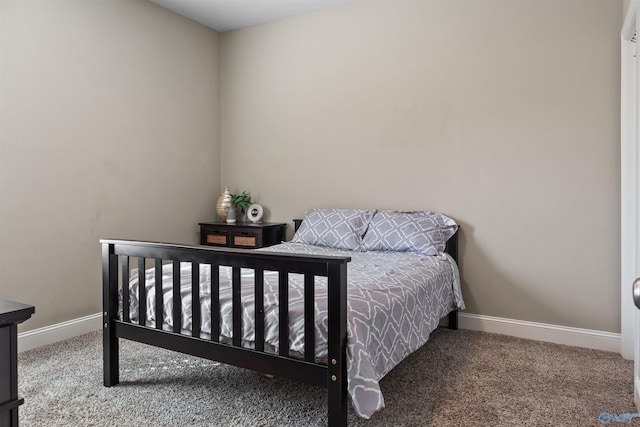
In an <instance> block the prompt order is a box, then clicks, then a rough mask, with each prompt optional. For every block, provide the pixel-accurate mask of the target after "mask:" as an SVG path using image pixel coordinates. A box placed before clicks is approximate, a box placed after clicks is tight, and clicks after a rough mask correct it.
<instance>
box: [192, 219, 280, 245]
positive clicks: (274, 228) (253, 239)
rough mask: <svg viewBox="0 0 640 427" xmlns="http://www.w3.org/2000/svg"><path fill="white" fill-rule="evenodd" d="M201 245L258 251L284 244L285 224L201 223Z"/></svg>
mask: <svg viewBox="0 0 640 427" xmlns="http://www.w3.org/2000/svg"><path fill="white" fill-rule="evenodd" d="M199 225H200V244H201V245H209V246H225V247H229V248H246V249H257V248H263V247H265V246H271V245H275V244H278V243H280V242H283V241H284V239H285V230H286V228H287V224H285V223H284V222H261V223H257V224H255V223H251V222H239V223H235V224H227V223H226V222H200V223H199Z"/></svg>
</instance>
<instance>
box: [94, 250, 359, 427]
mask: <svg viewBox="0 0 640 427" xmlns="http://www.w3.org/2000/svg"><path fill="white" fill-rule="evenodd" d="M100 242H101V243H102V267H103V270H102V271H103V315H104V321H103V340H104V341H103V352H104V354H103V356H104V385H105V386H107V387H110V386H114V385H116V384H118V382H119V351H118V339H119V338H126V339H129V340H133V341H138V342H142V343H146V344H150V345H153V346H156V347H162V348H166V349H169V350H174V351H178V352H181V353H186V354H191V355H194V356H198V357H202V358H206V359H210V360H215V361H219V362H222V363H226V364H230V365H235V366H239V367H243V368H248V369H253V370H256V371H260V372H264V373H269V374H273V375H276V376H279V377H283V378H290V379H292V380H296V381H301V382H305V383H311V384H315V385H320V386H324V387H327V389H328V396H329V404H328V415H329V425H331V426H340V425H346V420H347V365H346V344H347V263H348V262H349V261H350V260H351V258H349V257H331V256H309V255H296V254H283V253H274V252H256V251H251V250H242V249H217V248H212V247H205V246H183V245H172V244H166V243H152V242H137V241H127V240H101V241H100ZM130 257H135V258H137V262H138V264H137V268H138V270H139V271H145V267H146V266H147V262H152V263H153V266H154V268H155V273H156V274H155V283H154V284H153V286H155V289H156V295H161V294H162V287H163V284H162V265H163V264H164V263H167V262H172V263H173V289H172V292H173V300H174V301H181V294H180V268H179V266H180V262H189V263H191V264H192V272H193V274H192V288H191V294H192V301H199V295H200V280H199V265H200V264H208V265H211V284H210V285H211V294H212V304H211V313H212V319H211V325H212V326H211V334H210V335H211V338H210V339H203V338H201V334H200V319H201V314H202V313H201V312H200V304H196V303H194V304H192V311H193V312H192V322H191V323H192V325H193V327H192V328H191V335H190V336H188V335H183V334H181V331H182V330H183V328H182V324H181V322H182V313H181V309H182V305H181V304H176V303H174V304H173V313H172V314H173V330H172V331H166V330H163V329H162V326H163V323H164V319H163V308H164V307H163V299H162V298H156V299H155V313H156V316H155V322H154V323H153V324H149V323H148V322H146V321H143V322H141V323H142V324H138V323H133V322H132V321H131V313H130V312H129V310H130V308H129V299H130V295H129V286H128V283H129V271H130V265H129V264H130V261H131V259H130ZM151 260H153V261H151ZM220 266H230V267H231V268H232V280H231V287H232V321H233V328H232V332H233V333H232V337H230V338H231V343H230V344H226V343H222V342H221V341H220V306H219V303H218V301H219V299H218V295H219V275H218V274H216V272H219V268H220ZM241 268H248V269H253V270H254V272H255V274H254V277H255V280H254V285H255V301H256V309H255V316H256V318H255V324H256V339H255V349H248V348H244V347H242V345H241V344H242V342H241V337H242V308H241V301H240V298H241V287H240V285H241V283H240V269H241ZM265 271H277V272H278V277H279V292H278V294H279V306H280V307H284V308H285V309H283V310H279V318H278V324H279V343H287V345H279V349H278V354H274V353H270V352H265V337H264V310H263V307H262V303H261V302H262V301H263V293H264V292H263V287H264V272H265ZM289 273H299V274H303V275H304V300H305V303H304V307H305V310H304V324H305V349H304V357H303V358H300V357H298V356H296V355H291V354H290V352H289V346H288V343H289V326H288V325H289V319H288V286H289V282H288V275H289ZM315 276H324V277H327V287H328V313H329V314H328V316H329V319H328V326H329V328H328V329H329V330H328V334H329V335H328V363H327V364H323V363H318V362H316V360H315V342H314V338H315V334H314V332H313V328H314V325H315V318H314V310H313V301H314V282H315V280H314V277H315ZM139 278H140V280H139V281H138V290H137V291H138V295H139V301H140V304H139V306H138V313H137V318H138V319H146V311H147V309H146V299H145V295H146V283H145V279H144V274H140V275H139ZM120 294H121V295H122V301H123V304H122V315H121V316H119V315H118V308H119V307H118V300H119V295H120Z"/></svg>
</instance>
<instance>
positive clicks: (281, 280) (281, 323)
mask: <svg viewBox="0 0 640 427" xmlns="http://www.w3.org/2000/svg"><path fill="white" fill-rule="evenodd" d="M278 297H279V301H278V354H280V356H288V355H289V274H288V273H287V272H286V271H284V270H280V271H279V272H278Z"/></svg>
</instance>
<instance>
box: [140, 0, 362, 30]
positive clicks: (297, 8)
mask: <svg viewBox="0 0 640 427" xmlns="http://www.w3.org/2000/svg"><path fill="white" fill-rule="evenodd" d="M151 1H152V2H154V3H156V4H158V5H160V6H162V7H166V8H167V9H169V10H172V11H174V12H176V13H178V14H180V15H183V16H186V17H187V18H190V19H193V20H194V21H196V22H199V23H201V24H203V25H206V26H207V27H210V28H213V29H214V30H216V31H220V32H223V31H229V30H235V29H238V28H243V27H249V26H251V25H257V24H263V23H265V22H269V21H275V20H278V19H282V18H286V17H289V16H296V15H304V14H305V13H309V12H313V11H316V10H320V9H325V8H328V7H332V6H335V5H338V4H343V3H349V2H353V1H355V0H151Z"/></svg>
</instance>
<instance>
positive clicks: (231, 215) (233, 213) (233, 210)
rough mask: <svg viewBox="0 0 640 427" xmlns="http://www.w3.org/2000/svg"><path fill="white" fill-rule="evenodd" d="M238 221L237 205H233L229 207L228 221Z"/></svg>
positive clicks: (229, 222)
mask: <svg viewBox="0 0 640 427" xmlns="http://www.w3.org/2000/svg"><path fill="white" fill-rule="evenodd" d="M235 222H236V207H235V206H233V205H231V206H229V209H227V223H228V224H235Z"/></svg>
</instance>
